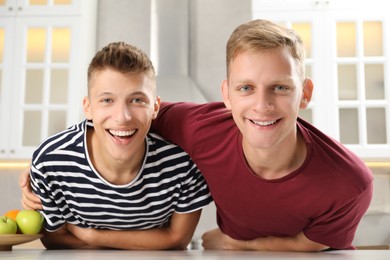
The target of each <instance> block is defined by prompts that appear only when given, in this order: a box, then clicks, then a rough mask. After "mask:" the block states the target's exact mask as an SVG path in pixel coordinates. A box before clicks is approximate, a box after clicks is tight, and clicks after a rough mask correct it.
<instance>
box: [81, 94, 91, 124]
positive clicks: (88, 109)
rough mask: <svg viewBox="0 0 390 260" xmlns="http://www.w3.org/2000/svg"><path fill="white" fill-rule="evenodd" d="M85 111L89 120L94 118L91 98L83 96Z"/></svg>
mask: <svg viewBox="0 0 390 260" xmlns="http://www.w3.org/2000/svg"><path fill="white" fill-rule="evenodd" d="M83 111H84V115H85V117H86V118H87V119H88V120H91V119H92V113H91V103H90V102H89V98H88V97H87V96H85V97H84V98H83Z"/></svg>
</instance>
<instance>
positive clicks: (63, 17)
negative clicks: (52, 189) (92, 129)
mask: <svg viewBox="0 0 390 260" xmlns="http://www.w3.org/2000/svg"><path fill="white" fill-rule="evenodd" d="M96 5H97V3H96V0H88V1H81V0H2V1H1V0H0V122H1V128H0V159H28V158H31V155H32V152H33V151H34V149H35V148H36V147H37V145H39V143H40V142H41V141H42V140H43V139H45V138H46V137H48V136H49V135H52V134H54V133H56V132H58V131H60V130H63V129H65V128H66V127H68V126H70V125H72V124H74V123H76V122H77V121H79V120H80V117H81V116H82V107H81V102H82V101H81V100H82V97H83V96H84V95H85V93H86V88H87V85H86V74H87V66H88V62H89V61H90V59H91V57H92V56H93V54H94V52H95V38H96V37H95V20H96Z"/></svg>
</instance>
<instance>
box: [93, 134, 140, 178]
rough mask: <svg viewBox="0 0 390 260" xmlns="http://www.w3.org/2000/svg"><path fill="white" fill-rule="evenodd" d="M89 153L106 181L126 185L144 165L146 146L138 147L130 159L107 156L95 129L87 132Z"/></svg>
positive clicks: (95, 166)
mask: <svg viewBox="0 0 390 260" xmlns="http://www.w3.org/2000/svg"><path fill="white" fill-rule="evenodd" d="M87 144H88V153H89V157H90V159H91V162H92V164H93V166H94V168H95V169H96V171H97V172H98V173H99V174H100V176H102V177H103V178H104V179H105V180H106V181H108V182H109V183H112V184H115V185H125V184H128V183H129V182H131V181H132V180H133V179H134V178H135V177H136V176H137V174H138V172H139V171H140V169H141V167H142V163H143V157H144V154H145V149H146V148H145V146H143V149H137V151H134V152H135V153H134V154H133V156H130V157H128V158H131V159H130V160H118V159H115V158H112V157H110V156H107V154H106V153H104V152H103V149H101V148H100V146H99V142H98V141H97V140H96V139H95V138H94V133H93V131H90V132H89V133H88V134H87Z"/></svg>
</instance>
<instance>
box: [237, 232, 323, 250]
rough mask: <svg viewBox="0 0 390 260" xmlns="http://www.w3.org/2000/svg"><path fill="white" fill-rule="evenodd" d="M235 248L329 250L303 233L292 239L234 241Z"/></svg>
mask: <svg viewBox="0 0 390 260" xmlns="http://www.w3.org/2000/svg"><path fill="white" fill-rule="evenodd" d="M231 242H232V243H233V244H234V247H235V248H237V249H241V250H261V251H290V252H291V251H300V252H317V251H321V250H325V249H328V247H327V246H325V245H322V244H319V243H316V242H313V241H310V240H309V239H307V238H306V237H305V236H304V234H303V233H299V234H298V235H296V236H292V237H272V236H269V237H262V238H257V239H254V240H248V241H243V240H232V241H231Z"/></svg>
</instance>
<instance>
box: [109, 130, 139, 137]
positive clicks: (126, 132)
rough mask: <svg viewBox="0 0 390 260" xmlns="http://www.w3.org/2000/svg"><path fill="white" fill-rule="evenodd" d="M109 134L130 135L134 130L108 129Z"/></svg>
mask: <svg viewBox="0 0 390 260" xmlns="http://www.w3.org/2000/svg"><path fill="white" fill-rule="evenodd" d="M109 132H110V134H112V135H115V136H132V135H133V134H134V133H135V130H133V131H117V130H109Z"/></svg>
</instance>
